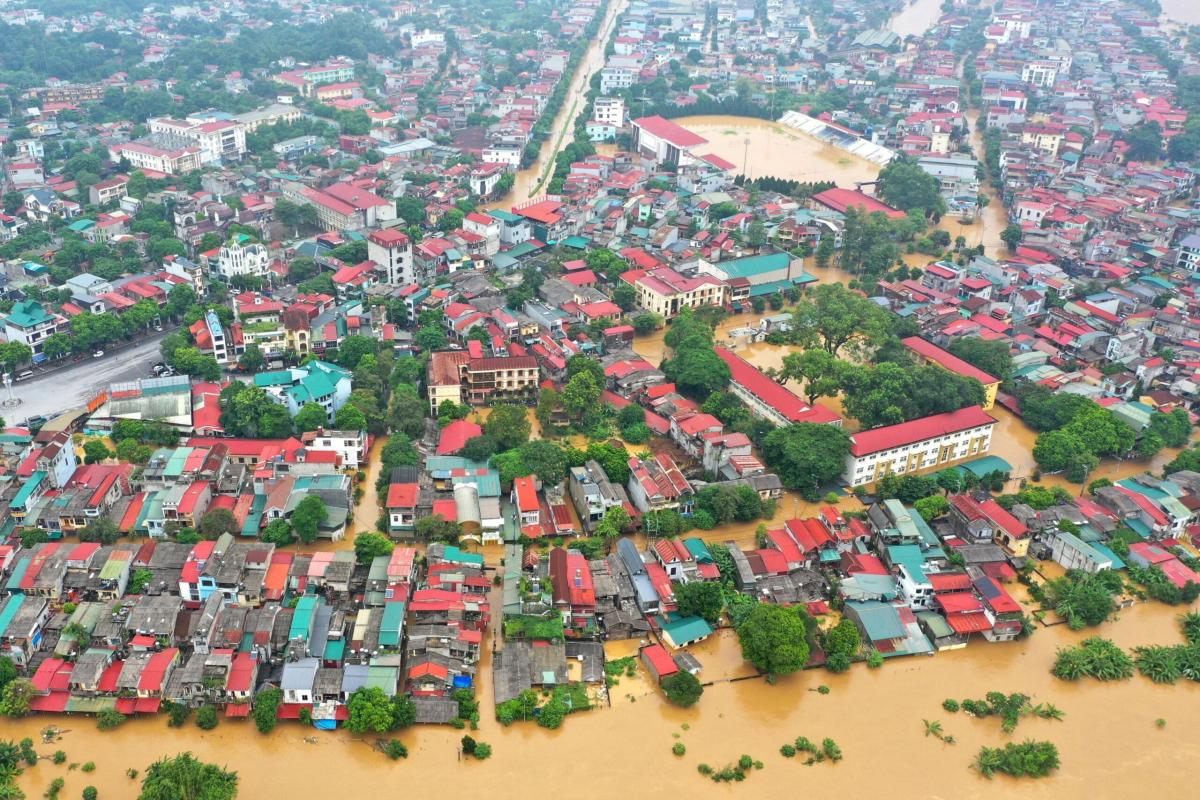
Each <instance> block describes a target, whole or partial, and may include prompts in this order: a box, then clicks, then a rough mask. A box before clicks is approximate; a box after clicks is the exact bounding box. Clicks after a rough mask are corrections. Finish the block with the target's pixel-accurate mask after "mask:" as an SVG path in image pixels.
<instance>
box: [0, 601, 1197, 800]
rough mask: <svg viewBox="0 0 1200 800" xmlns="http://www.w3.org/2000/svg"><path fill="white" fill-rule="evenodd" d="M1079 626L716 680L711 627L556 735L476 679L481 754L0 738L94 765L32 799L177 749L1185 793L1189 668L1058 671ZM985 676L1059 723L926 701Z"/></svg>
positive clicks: (584, 786) (364, 774)
mask: <svg viewBox="0 0 1200 800" xmlns="http://www.w3.org/2000/svg"><path fill="white" fill-rule="evenodd" d="M1017 594H1018V595H1019V594H1020V591H1019V589H1018V591H1017ZM1176 613H1177V611H1176V610H1174V609H1169V608H1167V607H1164V606H1161V605H1141V606H1136V607H1134V608H1133V609H1129V610H1126V611H1123V612H1122V613H1121V619H1119V620H1118V621H1117V622H1114V623H1110V624H1108V625H1106V626H1105V627H1104V628H1102V629H1101V633H1102V634H1103V635H1104V636H1107V637H1110V638H1112V639H1114V640H1115V641H1116V642H1117V643H1118V644H1119V645H1121V646H1123V647H1132V646H1135V645H1139V644H1148V643H1175V642H1178V641H1179V633H1178V630H1177V624H1176V621H1175V616H1176ZM1092 632H1095V631H1092ZM1085 635H1088V633H1087V632H1085V633H1073V632H1071V631H1069V630H1067V629H1066V627H1065V626H1057V627H1055V628H1050V629H1039V630H1038V631H1037V632H1036V633H1035V634H1034V635H1033V637H1032V638H1030V639H1029V640H1026V641H1024V642H1012V643H1006V644H994V645H990V644H987V643H984V642H973V643H972V644H971V645H970V646H968V647H967V648H966V649H964V650H957V651H953V652H948V653H942V654H940V655H937V656H935V657H932V658H908V659H900V660H896V661H889V662H888V663H886V664H885V665H884V666H883V668H881V669H879V670H868V669H867V668H865V667H864V666H862V665H856V666H855V667H854V668H853V669H851V671H850V672H849V673H847V674H844V675H833V674H830V673H828V672H825V671H820V670H818V671H811V672H805V673H802V674H799V675H793V676H789V677H787V678H784V679H781V680H780V681H779V683H778V684H777V685H776V686H769V685H767V684H766V683H765V682H764V681H762V680H758V679H753V680H744V681H738V682H732V683H730V682H728V678H731V677H742V676H745V675H748V674H749V670H748V669H747V668H746V666H745V664H744V663H743V662H742V660H741V657H740V652H739V649H738V646H737V642H736V639H735V638H734V637H733V636H732V635H731V634H729V632H723V633H722V634H720V635H718V636H717V637H715V638H714V639H712V640H710V641H707V642H704V643H702V644H701V645H699V646H698V647H697V648H696V650H695V652H696V655H697V656H698V658H699V659H700V661H701V662H702V664H703V665H704V672H703V673H702V675H701V677H702V678H703V679H704V680H705V681H717V683H715V685H712V686H709V687H708V688H707V689H706V690H705V694H704V697H703V698H702V699H701V701H700V703H699V704H698V705H697V706H696V707H694V708H692V709H688V710H683V709H677V708H674V707H671V706H668V705H667V704H666V703H665V702H664V701H663V700H662V699H661V698H660V696H659V695H658V693H657V691H656V690H655V689H654V688H653V687H652V685H651V684H650V683H649V682H648V681H647V680H646V677H645V675H644V673H641V674H639V676H638V677H636V678H633V679H629V678H621V680H620V683H619V684H618V685H617V686H615V687H613V690H612V707H611V708H607V707H602V708H600V709H597V710H595V711H592V712H588V713H586V714H580V715H578V716H575V717H569V718H568V719H567V721H566V723H565V724H564V725H563V728H562V729H560V730H559V731H554V732H552V731H545V730H542V729H540V728H537V727H536V726H533V725H515V726H513V727H511V728H502V727H500V726H499V725H498V724H497V723H496V722H495V721H493V720H492V719H490V708H491V703H490V685H489V684H490V682H485V691H484V695H485V697H484V700H485V703H484V714H483V717H484V719H483V721H482V722H481V724H480V730H479V731H478V732H475V733H473V734H472V735H473V736H475V738H477V739H479V740H481V741H486V742H488V743H490V744H491V745H492V746H493V748H494V750H495V754H494V755H493V757H492V759H491V760H489V761H486V762H476V761H471V762H459V761H458V758H457V753H456V747H457V743H458V739H459V738H460V737H461V735H462V732H459V731H455V730H452V729H449V728H446V729H435V728H422V729H419V730H410V731H404V732H401V733H400V734H398V736H399V738H400V739H402V740H403V741H404V742H405V743H406V744H407V745H408V747H409V753H410V755H409V758H408V759H407V760H405V761H399V762H390V761H388V760H387V759H386V758H385V757H384V756H383V755H381V754H380V753H378V752H376V751H375V750H374V749H373V748H372V743H373V741H374V737H367V738H360V737H355V736H353V735H351V734H349V733H347V732H345V731H339V732H330V733H326V732H319V731H314V730H313V729H311V728H304V727H302V726H300V725H299V724H298V723H281V724H280V726H279V727H278V728H277V729H276V730H275V731H274V732H273V733H272V734H270V735H268V736H261V735H259V734H258V733H257V732H256V731H255V730H254V729H253V723H251V722H238V723H233V722H226V721H222V723H221V725H220V726H219V727H218V728H217V729H216V730H213V731H208V732H205V731H201V730H199V729H197V728H195V727H193V726H190V725H189V726H188V727H185V728H183V729H172V728H169V727H167V725H166V721H165V719H141V720H133V721H130V722H128V723H126V724H125V725H124V726H122V727H121V728H120V729H119V730H117V731H114V732H110V733H106V734H103V735H101V734H100V733H99V732H98V731H97V730H96V729H95V723H94V721H93V720H91V719H90V718H81V717H75V718H51V717H36V718H30V719H24V720H17V721H7V722H5V724H4V725H3V727H2V729H0V730H2V734H0V735H3V736H4V737H6V738H9V737H11V738H14V739H20V738H21V737H24V736H29V737H32V738H33V739H34V740H35V741H37V742H40V737H39V731H40V730H41V729H42V728H43V727H44V726H46V725H47V724H50V723H51V722H53V723H54V724H56V725H58V726H60V727H62V728H65V729H66V730H67V732H66V733H65V734H64V736H63V738H62V740H61V741H60V742H58V743H56V744H53V745H39V750H41V751H42V752H44V753H47V754H49V753H50V752H52V751H53V750H55V749H61V750H63V751H65V752H66V753H67V756H68V760H69V761H71V762H84V761H94V762H95V763H96V765H97V767H96V771H95V772H94V773H92V774H90V775H85V774H82V773H79V772H77V771H76V772H68V771H67V770H66V768H65V767H62V766H53V765H52V764H50V762H49V761H42V762H41V763H40V764H39V765H38V766H36V767H33V768H31V769H29V770H27V771H26V774H25V775H24V776H23V777H22V778H21V785H22V786H23V787H24V788H25V789H26V791H27V792H28V793H29V794H30V796H36V794H38V793H40V792H41V791H42V790H43V789H44V788H45V787H46V786H47V785H48V783H49V782H50V780H52V779H53V778H55V777H60V776H61V777H64V778H65V779H66V781H67V788H66V792H65V794H64V795H63V796H64V797H75V796H78V793H79V792H80V791H81V789H82V787H83V786H85V785H94V786H96V787H97V788H98V789H99V790H100V796H101V797H107V798H126V797H133V796H135V794H136V785H135V783H134V782H133V781H130V780H129V779H128V778H127V777H126V776H125V770H126V769H127V768H129V767H131V766H132V767H134V768H136V769H139V770H144V768H145V766H146V765H147V764H148V763H150V762H151V761H152V760H154V759H156V758H158V757H160V756H164V755H173V754H175V753H177V752H180V751H183V750H190V751H192V752H193V753H194V754H195V755H196V756H197V757H198V758H201V759H204V760H207V761H213V762H216V763H219V764H224V765H225V766H227V767H228V768H229V769H233V770H236V771H237V772H238V774H239V775H240V778H241V795H240V796H241V797H245V798H268V797H287V796H307V797H311V796H319V795H322V794H333V795H336V796H338V797H343V798H348V799H349V798H374V797H378V796H380V793H381V792H389V791H399V790H402V789H403V788H405V787H409V788H411V787H414V786H419V785H421V784H420V783H417V782H427V781H436V783H437V786H438V790H439V793H450V794H465V793H468V792H470V793H477V792H479V791H481V790H484V791H486V792H487V793H488V795H489V796H494V797H498V798H516V797H530V796H546V795H548V794H551V793H556V792H562V791H563V790H564V788H565V789H566V790H567V791H568V792H569V796H571V797H579V798H593V797H594V798H601V797H603V798H613V797H628V798H649V797H661V796H663V794H664V793H667V792H670V793H674V794H678V793H680V792H683V793H684V796H688V797H692V796H704V797H729V796H731V792H733V793H737V792H741V793H742V794H743V796H745V797H766V796H771V797H779V796H784V795H785V793H787V794H788V796H790V795H792V794H794V793H796V791H797V789H799V790H801V791H803V792H804V793H805V794H807V795H809V796H815V797H833V796H846V797H874V796H881V795H887V796H897V797H906V798H908V797H935V798H1000V797H1011V796H1012V792H1013V791H1014V789H1017V788H1018V786H1019V787H1020V788H1019V791H1020V792H1021V795H1022V796H1024V797H1032V798H1055V799H1056V800H1057V799H1058V798H1095V797H1119V796H1126V795H1131V794H1136V793H1138V792H1140V791H1145V788H1146V787H1147V786H1148V785H1152V786H1153V790H1154V791H1155V793H1156V794H1157V796H1160V797H1182V796H1185V793H1186V792H1188V791H1189V790H1190V787H1191V785H1192V774H1193V773H1194V769H1195V764H1196V762H1197V759H1198V758H1200V737H1197V736H1196V734H1197V732H1200V687H1198V686H1197V685H1195V684H1192V683H1190V682H1187V681H1184V682H1181V683H1180V684H1179V685H1176V686H1159V685H1156V684H1153V683H1151V682H1150V681H1149V680H1146V679H1144V678H1141V677H1136V678H1134V679H1132V680H1129V681H1125V682H1122V683H1119V684H1115V685H1105V684H1098V683H1091V682H1081V683H1078V684H1068V683H1064V682H1062V681H1058V680H1056V679H1054V678H1053V677H1052V676H1051V675H1050V673H1049V668H1050V665H1051V663H1052V662H1053V659H1054V654H1055V651H1056V649H1057V648H1058V647H1060V646H1063V645H1067V644H1072V643H1075V642H1076V641H1078V640H1079V639H1080V638H1082V637H1083V636H1085ZM635 647H636V643H632V642H625V643H610V644H609V645H608V652H609V655H610V657H619V656H622V655H627V654H631V653H632V652H634V650H635ZM484 674H487V673H486V672H485V673H484ZM821 684H825V685H827V686H829V687H830V689H831V691H830V693H829V694H828V695H821V694H818V693H817V692H816V691H815V689H816V688H817V686H819V685H821ZM993 690H997V691H1005V692H1017V691H1019V692H1024V693H1026V694H1029V695H1032V696H1033V697H1034V698H1035V701H1037V702H1052V703H1054V704H1055V705H1057V706H1058V707H1060V708H1061V709H1063V710H1064V711H1065V712H1066V719H1065V721H1062V722H1054V721H1045V720H1023V721H1022V722H1021V724H1020V727H1019V728H1018V730H1017V731H1016V732H1015V733H1014V734H1013V735H1011V736H1006V735H1004V734H1002V733H1001V732H1000V730H999V723H998V722H997V721H996V720H994V719H992V720H977V719H970V718H968V717H966V716H965V715H963V714H961V713H960V714H947V713H945V712H944V711H943V710H942V709H941V707H940V706H941V701H942V700H943V699H944V698H947V697H953V698H955V699H959V700H961V699H963V698H967V697H972V698H977V697H982V696H983V695H984V694H985V693H986V692H988V691H993ZM1159 718H1161V719H1164V720H1165V721H1166V726H1165V728H1163V729H1159V728H1157V726H1156V725H1155V720H1156V719H1159ZM923 719H930V720H934V719H937V720H940V721H941V722H942V725H943V728H944V729H945V731H946V733H947V734H951V735H953V736H954V737H955V738H956V739H957V740H958V744H957V745H956V746H949V745H945V744H942V743H940V742H938V741H935V740H934V739H932V738H927V737H925V736H924V734H923V723H922V720H923ZM685 726H686V729H685ZM676 734H677V735H678V737H679V738H678V739H676V738H674V736H675V735H676ZM797 736H807V737H808V738H810V739H814V740H820V739H822V738H824V737H831V738H833V739H834V740H835V741H837V743H838V744H839V745H840V747H841V748H842V750H843V751H844V752H845V760H844V761H843V762H842V763H841V764H838V765H830V764H821V765H817V766H814V767H811V768H805V767H804V766H802V765H801V764H800V763H799V762H798V761H796V760H789V759H785V758H783V757H781V756H780V755H779V746H780V745H781V744H784V743H785V742H790V741H791V740H793V739H794V738H795V737H797ZM305 737H315V739H316V743H315V744H309V743H306V742H305ZM1025 738H1038V739H1047V740H1050V741H1053V742H1054V743H1055V744H1057V745H1058V748H1059V751H1060V754H1061V757H1062V763H1063V766H1062V769H1061V770H1060V771H1059V772H1058V773H1057V774H1056V775H1055V776H1054V777H1052V778H1049V779H1045V780H1041V781H1023V782H1017V781H1014V780H1011V779H1007V778H1004V777H997V778H996V779H994V780H991V781H989V780H986V779H984V778H982V777H980V776H978V775H977V774H975V773H974V772H973V771H971V770H970V769H969V764H970V762H971V760H972V758H973V756H974V753H975V752H977V750H978V748H979V747H980V746H981V745H988V746H995V745H999V744H1002V743H1003V742H1006V741H1021V740H1023V739H1025ZM676 741H681V742H683V743H684V745H685V746H686V747H687V754H686V756H684V757H682V758H677V757H675V756H674V755H672V754H671V746H672V745H673V744H674V743H675V742H676ZM742 753H746V754H749V755H751V756H752V757H754V758H756V759H760V760H762V761H763V762H764V764H765V768H764V769H763V770H762V771H761V772H755V773H754V774H753V775H751V776H750V777H749V778H748V785H745V786H742V787H739V788H737V789H730V788H728V787H721V786H718V785H716V784H713V783H711V782H710V781H708V780H707V779H705V778H703V777H701V776H700V775H699V774H697V772H696V765H697V764H699V763H701V762H705V763H708V764H711V765H714V766H717V767H720V766H724V765H725V764H727V763H730V762H732V761H735V760H736V759H737V758H738V756H740V755H741V754H742ZM1150 776H1153V777H1152V778H1151V777H1150ZM1147 781H1150V783H1149V784H1148V783H1147Z"/></svg>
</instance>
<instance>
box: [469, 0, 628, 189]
mask: <svg viewBox="0 0 1200 800" xmlns="http://www.w3.org/2000/svg"><path fill="white" fill-rule="evenodd" d="M626 5H627V0H613V2H611V3H610V4H609V6H608V14H607V15H606V16H605V18H604V23H603V24H602V25H601V26H600V33H599V34H598V35H597V36H596V38H595V39H594V40H593V41H592V44H591V46H590V47H589V48H588V49H587V53H586V54H585V55H584V57H583V60H582V61H580V63H579V66H578V67H577V68H576V70H575V74H574V75H573V76H572V78H571V88H570V90H569V91H568V92H567V96H566V99H565V100H563V104H562V108H561V109H560V110H559V112H558V114H557V115H556V116H555V117H554V124H553V125H552V126H551V128H550V135H549V137H547V139H546V141H545V142H543V143H542V151H541V153H540V154H539V155H538V159H537V161H535V162H534V163H533V164H531V165H530V166H529V167H526V168H525V169H522V170H518V171H517V172H516V173H515V175H514V178H515V180H514V182H513V188H512V190H511V191H510V192H509V193H508V194H507V195H506V196H504V197H502V198H500V199H499V200H495V201H493V202H491V203H485V204H483V206H482V208H484V209H487V210H491V209H496V208H499V209H504V210H508V209H509V208H510V207H511V206H513V205H516V204H518V203H522V202H524V201H526V200H528V199H529V198H531V197H535V196H537V195H538V194H542V193H544V185H543V184H542V181H543V178H544V177H545V176H546V175H547V170H548V169H549V168H551V167H552V166H553V164H554V157H555V156H557V155H558V152H559V151H560V150H562V148H564V147H566V146H567V145H568V144H570V143H571V142H572V141H573V140H574V138H575V127H574V120H575V116H576V114H578V113H579V111H580V110H581V109H582V108H583V106H584V103H586V102H587V92H588V84H589V82H590V81H591V80H592V76H593V75H595V74H596V73H597V72H599V71H600V68H601V67H603V66H604V47H605V44H606V43H607V42H608V40H609V38H610V37H611V36H612V32H613V26H614V25H615V24H616V20H617V17H618V16H619V15H620V13H621V12H622V11H623V10H624V9H625V6H626ZM547 181H548V178H547Z"/></svg>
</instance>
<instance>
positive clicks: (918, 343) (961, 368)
mask: <svg viewBox="0 0 1200 800" xmlns="http://www.w3.org/2000/svg"><path fill="white" fill-rule="evenodd" d="M900 341H901V342H903V343H904V346H905V347H907V348H908V349H909V350H912V351H913V352H914V353H916V354H917V355H919V356H921V358H923V359H925V360H926V361H932V362H933V363H935V364H937V365H939V366H940V367H942V368H943V369H946V370H949V371H950V372H953V373H956V374H958V375H962V376H963V377H964V378H974V379H975V380H977V381H979V382H980V383H982V384H983V385H984V386H987V385H988V384H989V383H999V382H1000V379H999V378H997V377H995V376H993V375H989V374H988V373H986V372H984V371H983V370H981V369H980V368H979V367H976V366H974V365H973V364H968V363H967V362H966V361H963V360H962V359H961V358H959V357H958V356H956V355H954V354H953V353H951V352H949V351H947V350H943V349H942V348H940V347H938V346H937V345H936V344H934V343H933V342H927V341H925V340H924V339H922V338H921V337H920V336H909V337H908V338H906V339H901V340H900Z"/></svg>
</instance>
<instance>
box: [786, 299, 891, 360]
mask: <svg viewBox="0 0 1200 800" xmlns="http://www.w3.org/2000/svg"><path fill="white" fill-rule="evenodd" d="M886 326H887V318H886V315H885V314H884V312H883V311H882V310H881V309H880V308H879V306H877V305H875V304H874V303H872V302H871V301H870V300H868V299H867V298H865V297H860V296H859V295H857V294H855V293H854V292H852V291H850V290H849V289H847V288H846V287H845V286H843V285H842V284H840V283H830V284H823V285H821V286H818V287H817V288H816V290H815V291H814V292H812V294H811V295H809V296H808V297H806V298H805V299H804V300H802V301H801V302H800V305H798V306H797V307H796V311H795V313H794V315H793V322H792V329H793V330H794V331H796V332H798V333H799V334H800V335H801V336H805V335H810V336H812V337H814V338H815V340H816V342H817V343H819V344H820V346H821V347H823V348H825V350H827V351H828V352H829V353H830V355H835V356H836V355H837V354H838V351H840V350H841V349H842V348H843V347H845V346H847V345H852V344H857V343H860V342H863V341H870V340H872V339H875V338H877V337H878V336H880V335H881V334H882V332H883V331H884V330H885V329H886Z"/></svg>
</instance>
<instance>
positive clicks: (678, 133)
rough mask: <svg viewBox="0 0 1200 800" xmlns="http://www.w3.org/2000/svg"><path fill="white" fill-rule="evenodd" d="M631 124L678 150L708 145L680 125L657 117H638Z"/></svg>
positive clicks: (706, 141) (704, 140)
mask: <svg viewBox="0 0 1200 800" xmlns="http://www.w3.org/2000/svg"><path fill="white" fill-rule="evenodd" d="M633 124H634V125H636V126H638V127H639V128H641V129H642V130H644V131H646V132H647V133H649V134H652V135H654V136H657V137H658V138H659V139H662V140H663V141H666V142H669V143H671V144H673V145H675V146H676V147H679V148H685V147H696V146H697V145H701V144H708V139H705V138H704V137H703V136H701V135H699V134H697V133H692V132H691V131H689V130H688V129H687V128H685V127H683V126H682V125H678V124H676V123H674V122H671V120H669V119H663V118H662V117H660V116H657V115H655V116H653V117H639V118H638V119H635V120H634V121H633Z"/></svg>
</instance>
